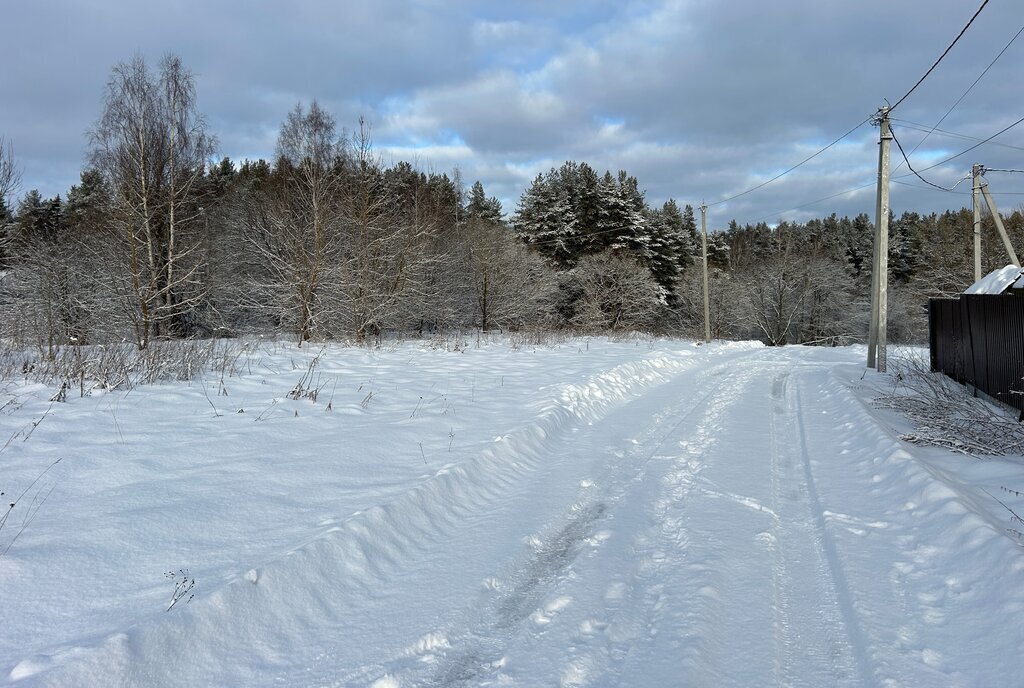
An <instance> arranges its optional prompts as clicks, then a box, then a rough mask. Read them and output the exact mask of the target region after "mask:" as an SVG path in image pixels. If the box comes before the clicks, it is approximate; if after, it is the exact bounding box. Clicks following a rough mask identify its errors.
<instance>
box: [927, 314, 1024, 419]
mask: <svg viewBox="0 0 1024 688" xmlns="http://www.w3.org/2000/svg"><path fill="white" fill-rule="evenodd" d="M928 335H929V344H930V350H931V359H932V360H931V363H932V370H934V371H936V372H941V373H945V374H946V375H948V376H949V377H951V378H953V379H954V380H956V381H957V382H959V383H961V384H964V385H968V386H971V387H974V388H975V389H977V390H978V391H979V392H984V393H985V394H987V395H988V396H990V397H992V398H993V399H997V400H998V401H1001V402H1002V403H1004V404H1007V405H1008V406H1012V407H1013V408H1015V409H1017V410H1018V411H1020V412H1021V419H1022V420H1024V298H1022V297H1019V296H995V295H991V294H964V295H962V296H960V298H957V299H931V300H930V301H929V302H928Z"/></svg>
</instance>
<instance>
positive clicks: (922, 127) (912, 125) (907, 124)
mask: <svg viewBox="0 0 1024 688" xmlns="http://www.w3.org/2000/svg"><path fill="white" fill-rule="evenodd" d="M889 121H890V122H898V123H900V124H901V125H902V126H903V127H904V128H905V129H913V130H914V131H923V132H925V133H927V132H929V131H931V132H932V133H937V134H939V135H940V136H947V137H949V138H952V139H961V140H964V141H982V139H980V138H978V137H977V136H970V135H968V134H960V133H958V132H955V131H949V130H948V129H939V128H938V127H936V128H934V129H932V128H930V127H929V126H928V125H927V124H920V123H918V122H911V121H910V120H908V119H900V118H899V117H893V118H891V119H890V120H889ZM991 144H992V145H993V146H999V147H1000V148H1009V149H1011V150H1016V151H1024V146H1014V145H1012V144H1009V143H1000V142H998V141H992V142H991ZM910 153H911V155H913V153H914V151H910Z"/></svg>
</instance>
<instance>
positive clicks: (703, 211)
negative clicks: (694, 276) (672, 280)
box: [700, 203, 711, 342]
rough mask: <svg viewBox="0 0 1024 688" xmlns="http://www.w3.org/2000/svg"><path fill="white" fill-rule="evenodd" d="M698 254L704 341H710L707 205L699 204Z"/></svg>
mask: <svg viewBox="0 0 1024 688" xmlns="http://www.w3.org/2000/svg"><path fill="white" fill-rule="evenodd" d="M700 256H701V262H702V263H703V264H704V341H705V342H710V341H711V297H710V295H709V293H708V207H707V206H706V205H705V204H703V203H701V204H700Z"/></svg>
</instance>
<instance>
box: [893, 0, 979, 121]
mask: <svg viewBox="0 0 1024 688" xmlns="http://www.w3.org/2000/svg"><path fill="white" fill-rule="evenodd" d="M988 2H989V0H983V2H982V3H981V7H979V8H978V11H977V12H975V13H974V16H973V17H971V19H970V21H968V22H967V24H966V25H964V28H962V29H960V33H958V34H957V35H956V38H954V39H953V42H952V43H950V44H949V47H948V48H946V49H945V50H943V51H942V54H941V55H939V59H937V60H935V63H934V64H932V66H931V67H929V68H928V71H927V72H925V73H924V76H922V77H921V78H920V79H918V80H917V83H916V84H914V85H913V86H911V87H910V90H909V91H907V92H906V93H904V94H903V97H902V98H900V99H899V100H897V101H896V104H895V105H893V106H892V107H890V108H889V112H892V111H893V110H895V109H896V108H898V107H899V106H900V103H902V102H903V101H904V100H906V99H907V97H908V96H909V95H910V94H911V93H913V92H914V91H915V90H916V89H917V87H918V86H920V85H921V84H922V83H923V82H924V80H925V79H927V78H928V75H929V74H931V73H932V72H933V71H934V70H935V68H936V67H938V66H939V63H940V62H942V60H943V58H945V57H946V55H948V54H949V51H950V50H952V49H953V46H954V45H956V44H957V41H959V40H960V38H961V37H962V36H963V35H964V34H965V33H967V29H969V28H970V27H971V24H973V23H974V20H975V19H977V18H978V15H979V14H981V11H982V10H983V9H985V5H987V4H988Z"/></svg>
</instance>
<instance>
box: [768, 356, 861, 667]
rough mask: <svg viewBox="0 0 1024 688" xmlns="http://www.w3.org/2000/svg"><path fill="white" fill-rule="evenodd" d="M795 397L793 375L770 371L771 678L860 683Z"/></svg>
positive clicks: (856, 648) (854, 640) (845, 601)
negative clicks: (772, 618)
mask: <svg viewBox="0 0 1024 688" xmlns="http://www.w3.org/2000/svg"><path fill="white" fill-rule="evenodd" d="M791 383H792V384H791ZM798 400H799V374H798V373H797V374H793V371H792V370H786V371H784V372H782V373H779V374H778V375H776V377H775V379H774V380H773V382H772V391H771V424H770V440H771V457H772V476H771V480H772V505H773V510H774V512H775V514H776V517H775V518H774V519H773V527H772V533H771V547H772V551H773V558H774V561H773V574H772V593H773V601H774V604H773V613H774V617H775V620H774V627H775V645H776V650H775V651H776V656H775V684H776V685H787V686H789V685H795V684H799V683H802V684H804V685H833V686H838V685H851V684H854V685H862V684H864V683H866V682H869V678H870V676H871V674H870V673H865V662H864V661H860V660H858V657H861V658H864V657H865V653H864V652H863V647H864V646H863V642H858V641H859V631H858V628H857V627H856V626H855V625H854V626H851V624H856V623H857V620H856V618H852V619H851V618H850V617H849V615H848V614H846V613H844V611H843V610H844V607H848V608H849V609H850V610H852V605H851V604H849V592H848V589H847V588H846V587H842V586H845V579H844V577H843V575H842V571H841V570H838V568H837V567H838V560H837V558H836V557H830V556H829V545H828V544H827V540H826V538H827V537H828V535H827V533H826V532H825V531H824V530H823V528H822V526H823V513H824V512H823V510H822V508H821V504H820V500H818V499H817V492H816V490H815V489H814V485H813V476H812V474H811V472H810V459H809V452H808V450H807V444H806V441H805V437H804V433H803V430H802V426H801V425H800V424H799V418H800V414H801V412H802V410H801V407H800V404H799V401H798ZM791 405H792V406H793V408H790V406H791ZM837 570H838V573H837Z"/></svg>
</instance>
